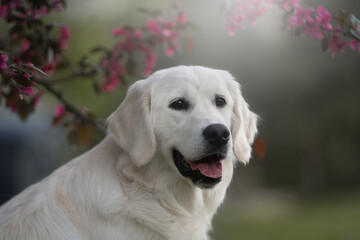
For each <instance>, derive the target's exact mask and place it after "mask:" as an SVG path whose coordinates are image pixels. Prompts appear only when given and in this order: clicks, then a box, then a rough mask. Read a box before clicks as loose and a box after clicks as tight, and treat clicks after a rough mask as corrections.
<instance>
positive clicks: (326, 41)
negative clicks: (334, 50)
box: [321, 38, 329, 52]
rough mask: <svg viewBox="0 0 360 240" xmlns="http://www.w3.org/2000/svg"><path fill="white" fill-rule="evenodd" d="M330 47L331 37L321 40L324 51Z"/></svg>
mask: <svg viewBox="0 0 360 240" xmlns="http://www.w3.org/2000/svg"><path fill="white" fill-rule="evenodd" d="M328 48H329V39H328V38H324V39H323V40H321V50H322V51H323V52H326V51H327V50H328Z"/></svg>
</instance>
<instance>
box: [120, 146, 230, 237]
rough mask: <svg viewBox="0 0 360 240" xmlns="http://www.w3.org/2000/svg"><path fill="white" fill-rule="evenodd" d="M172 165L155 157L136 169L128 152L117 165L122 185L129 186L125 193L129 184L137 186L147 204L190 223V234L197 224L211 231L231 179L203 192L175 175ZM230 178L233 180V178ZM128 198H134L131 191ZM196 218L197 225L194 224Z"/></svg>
mask: <svg viewBox="0 0 360 240" xmlns="http://www.w3.org/2000/svg"><path fill="white" fill-rule="evenodd" d="M164 163H167V164H164ZM171 163H172V160H170V159H164V157H163V156H162V155H160V154H155V155H154V157H153V159H152V160H151V161H150V162H149V163H148V164H147V165H146V166H142V167H137V166H136V165H135V164H133V163H132V162H131V160H130V158H129V156H128V155H127V154H126V153H124V154H121V157H120V158H119V159H118V162H117V171H118V175H119V178H121V179H120V183H122V182H125V183H126V184H124V185H125V188H124V191H127V189H126V186H127V185H128V184H136V185H137V189H141V191H143V192H144V196H145V197H146V198H147V199H148V200H147V201H154V204H157V205H159V206H161V207H162V208H163V210H164V211H165V212H167V213H168V215H169V216H178V217H179V218H180V219H176V222H177V221H181V222H186V221H189V228H191V229H186V230H187V231H188V230H190V231H191V230H192V228H194V231H195V229H196V228H198V227H199V226H198V225H201V226H202V228H204V227H205V228H206V229H207V230H208V229H209V228H210V227H211V226H210V224H211V219H212V217H213V215H214V214H215V212H216V209H217V208H218V206H219V205H220V204H221V203H222V201H223V199H224V196H225V191H226V188H227V186H228V185H229V183H230V180H229V179H225V180H223V181H222V182H220V183H219V185H218V186H215V187H214V188H213V189H201V188H199V187H197V186H195V185H193V184H192V183H191V181H190V180H187V179H185V178H183V177H182V176H181V175H180V174H178V173H177V172H175V171H177V169H175V167H172V166H171V165H170V164H171ZM231 171H232V166H231ZM231 175H232V174H231ZM229 177H230V179H231V176H229ZM220 185H222V186H220ZM224 185H225V186H224ZM129 191H130V189H129ZM137 194H138V193H137ZM126 195H128V196H131V195H132V193H131V191H130V192H127V193H126ZM137 196H138V195H137ZM149 197H150V199H149ZM132 200H133V201H136V199H132ZM195 219H196V220H197V221H198V223H195V222H194V220H195Z"/></svg>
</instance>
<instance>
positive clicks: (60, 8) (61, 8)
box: [52, 1, 63, 12]
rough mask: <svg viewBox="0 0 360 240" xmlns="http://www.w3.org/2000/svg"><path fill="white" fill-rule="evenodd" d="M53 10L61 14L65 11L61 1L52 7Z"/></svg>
mask: <svg viewBox="0 0 360 240" xmlns="http://www.w3.org/2000/svg"><path fill="white" fill-rule="evenodd" d="M52 8H53V9H55V10H56V11H58V12H61V11H62V10H63V7H62V6H61V4H60V1H56V2H54V3H53V5H52Z"/></svg>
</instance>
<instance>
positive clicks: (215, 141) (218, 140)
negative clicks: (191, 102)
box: [203, 124, 230, 146]
mask: <svg viewBox="0 0 360 240" xmlns="http://www.w3.org/2000/svg"><path fill="white" fill-rule="evenodd" d="M203 135H204V137H205V139H206V140H207V141H208V142H209V143H210V144H211V145H214V146H223V145H225V144H227V142H228V141H229V139H230V132H229V130H228V128H227V127H226V126H225V125H223V124H212V125H209V126H208V127H207V128H205V130H204V132H203Z"/></svg>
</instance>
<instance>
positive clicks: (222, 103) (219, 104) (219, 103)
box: [215, 96, 226, 107]
mask: <svg viewBox="0 0 360 240" xmlns="http://www.w3.org/2000/svg"><path fill="white" fill-rule="evenodd" d="M215 104H216V106H217V107H223V106H225V104H226V100H225V98H223V97H219V96H218V97H216V99H215Z"/></svg>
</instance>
